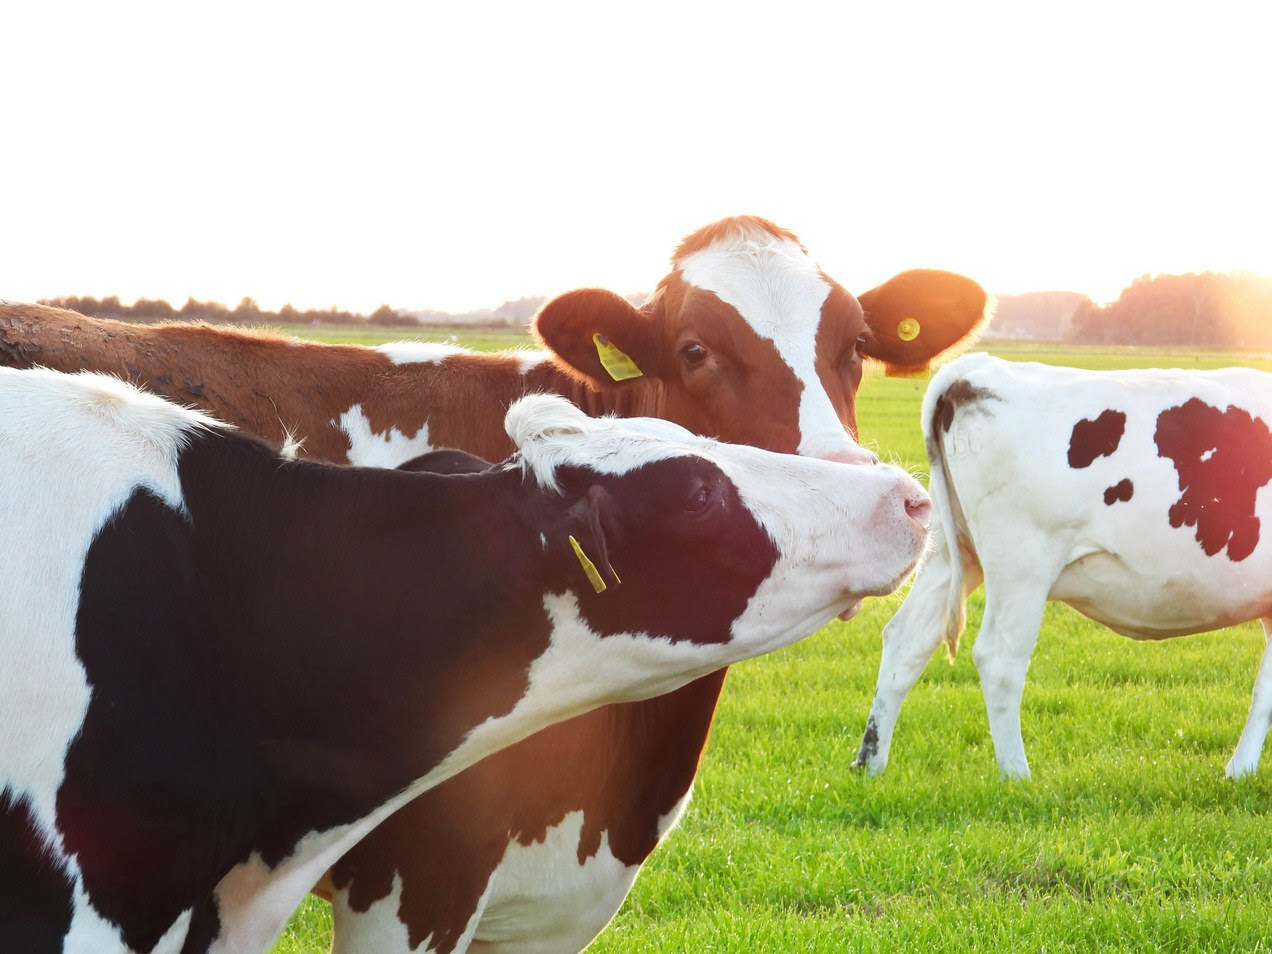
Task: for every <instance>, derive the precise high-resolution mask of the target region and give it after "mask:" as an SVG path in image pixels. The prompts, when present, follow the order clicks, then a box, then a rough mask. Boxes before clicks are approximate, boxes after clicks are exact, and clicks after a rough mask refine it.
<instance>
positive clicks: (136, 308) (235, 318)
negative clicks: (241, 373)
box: [40, 295, 417, 325]
mask: <svg viewBox="0 0 1272 954" xmlns="http://www.w3.org/2000/svg"><path fill="white" fill-rule="evenodd" d="M40 303H41V304H44V305H51V306H53V307H54V308H68V309H70V310H71V311H77V312H79V313H80V314H81V315H91V316H92V317H94V318H114V319H116V320H118V321H137V322H155V321H207V322H211V323H213V324H247V325H252V324H271V325H313V324H322V325H355V324H371V325H414V324H416V323H417V322H416V318H415V316H414V315H411V314H410V313H409V312H405V311H401V310H399V309H396V308H393V307H391V306H389V305H381V306H380V307H379V308H377V309H376V310H375V311H373V312H372V313H371V314H369V315H363V314H359V313H358V312H352V311H345V310H343V309H339V308H336V307H334V306H333V307H331V308H308V309H305V310H304V311H301V310H300V309H298V308H293V307H292V306H291V305H284V306H283V307H282V308H280V309H278V311H268V310H266V309H263V308H261V307H260V306H259V305H257V304H256V302H255V300H253V299H251V298H244V299H243V300H242V301H240V302H239V303H238V304H237V305H235V306H234V307H233V308H230V307H228V306H226V305H223V304H221V302H219V301H197V300H196V299H194V298H188V299H186V303H185V304H184V305H182V306H181V307H180V308H174V307H173V306H172V305H170V304H169V303H168V302H166V301H164V300H162V299H158V298H138V299H137V300H136V301H135V302H133V303H132V304H131V305H125V304H123V303H122V302H121V301H120V300H119V297H118V296H117V295H112V296H110V297H109V298H94V297H92V296H91V295H68V296H66V297H64V298H42V299H40Z"/></svg>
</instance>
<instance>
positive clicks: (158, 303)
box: [129, 298, 177, 321]
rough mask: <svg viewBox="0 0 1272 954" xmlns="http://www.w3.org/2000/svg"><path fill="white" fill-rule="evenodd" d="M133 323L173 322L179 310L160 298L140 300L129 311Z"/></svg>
mask: <svg viewBox="0 0 1272 954" xmlns="http://www.w3.org/2000/svg"><path fill="white" fill-rule="evenodd" d="M129 317H130V318H131V319H132V320H133V321H171V320H172V319H173V318H176V317H177V310H176V309H175V308H173V307H172V306H171V305H169V304H168V303H167V302H166V301H163V300H162V299H159V298H138V299H137V300H136V301H135V302H133V304H132V308H130V309H129Z"/></svg>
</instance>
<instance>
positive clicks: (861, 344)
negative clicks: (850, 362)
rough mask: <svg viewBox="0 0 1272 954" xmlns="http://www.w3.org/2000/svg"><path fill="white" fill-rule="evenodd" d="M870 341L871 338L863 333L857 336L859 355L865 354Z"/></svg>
mask: <svg viewBox="0 0 1272 954" xmlns="http://www.w3.org/2000/svg"><path fill="white" fill-rule="evenodd" d="M869 341H870V338H869V337H868V336H867V335H866V334H864V333H862V334H859V335H857V354H858V355H862V354H865V351H866V344H867V342H869Z"/></svg>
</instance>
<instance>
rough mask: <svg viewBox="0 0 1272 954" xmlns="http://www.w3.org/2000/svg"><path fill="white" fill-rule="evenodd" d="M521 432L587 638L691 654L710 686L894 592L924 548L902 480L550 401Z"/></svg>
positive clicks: (553, 546)
mask: <svg viewBox="0 0 1272 954" xmlns="http://www.w3.org/2000/svg"><path fill="white" fill-rule="evenodd" d="M509 424H510V426H509V434H510V436H511V437H512V438H513V440H514V442H515V443H516V444H517V445H518V446H519V447H520V448H521V459H522V461H523V466H525V467H526V468H527V469H529V470H530V471H532V472H533V473H534V474H535V475H536V477H537V480H538V482H539V484H540V485H541V486H543V487H545V488H546V489H547V493H546V495H545V499H546V500H547V505H546V506H547V509H546V511H545V512H546V513H547V514H548V516H545V517H543V518H541V519H542V521H543V526H542V527H540V528H539V532H540V533H541V534H542V537H543V546H544V548H545V550H546V551H547V552H548V555H549V558H550V561H551V563H552V564H553V565H554V566H556V567H560V568H562V570H563V572H562V574H561V575H560V576H559V577H558V580H559V586H560V587H561V588H562V589H563V590H564V591H565V592H566V594H567V596H568V599H569V600H570V601H571V602H572V604H573V603H576V604H577V613H578V616H579V619H580V621H581V624H580V625H584V626H586V628H587V629H588V630H589V631H591V632H593V633H597V634H600V635H602V636H611V635H617V634H629V636H630V634H641V638H642V639H644V640H645V641H646V642H648V640H649V638H652V639H653V640H654V641H655V642H657V643H658V644H659V645H662V644H664V643H665V644H667V645H668V646H677V647H681V648H680V649H679V650H677V651H678V652H682V653H690V654H696V655H694V656H693V658H695V659H697V658H700V659H701V661H702V665H701V671H702V672H706V671H710V670H711V669H714V668H718V667H719V666H722V665H727V664H729V663H732V662H736V661H738V660H739V659H744V658H747V657H749V656H753V655H756V654H758V653H761V652H768V651H770V650H772V649H776V648H778V647H779V646H782V645H785V644H786V643H789V642H791V641H793V640H795V639H798V638H800V637H802V636H805V635H807V634H808V633H811V632H812V631H814V630H815V629H816V628H818V627H819V626H821V625H822V624H823V623H824V622H826V620H828V619H830V618H831V617H832V616H834V615H836V614H840V613H843V612H845V611H846V610H848V609H850V608H852V607H853V606H855V605H856V603H857V602H859V601H860V600H861V599H862V597H864V596H867V595H878V594H882V593H886V592H890V591H891V590H892V589H894V588H895V587H896V586H897V585H899V583H900V582H901V580H902V579H904V577H905V576H906V575H907V574H908V573H909V572H910V570H911V569H912V568H913V566H914V563H915V561H917V559H918V557H919V555H920V553H921V551H922V549H923V547H924V546H925V543H926V537H927V534H926V529H925V519H926V510H927V497H926V494H925V493H924V491H923V490H922V488H921V487H920V486H919V485H918V484H917V483H915V482H914V481H913V480H912V479H911V478H910V477H909V476H908V475H907V474H905V473H904V472H903V471H900V470H898V469H897V468H893V467H871V468H862V467H845V466H843V465H842V464H839V463H833V462H828V461H822V460H809V459H803V458H799V457H794V456H790V455H785V454H774V453H771V452H768V451H762V450H758V449H756V448H752V447H746V446H738V445H730V444H721V443H718V442H715V441H710V440H706V439H703V438H699V437H695V436H694V435H691V434H689V433H688V432H686V431H685V430H683V429H682V428H680V427H678V426H677V425H675V424H672V423H670V422H667V421H661V420H651V419H644V418H602V419H592V418H588V417H586V416H585V415H584V414H583V413H582V412H581V411H579V410H578V409H577V408H575V407H574V406H573V405H570V404H569V403H568V402H565V401H564V399H562V398H559V397H554V396H553V397H550V396H546V395H537V396H534V397H531V398H526V399H523V400H522V401H520V402H518V403H517V404H516V405H514V406H513V408H512V409H511V410H510V412H509ZM571 538H573V539H572V540H571ZM643 652H646V653H650V649H649V648H648V647H646V649H645V650H643ZM659 652H661V650H659Z"/></svg>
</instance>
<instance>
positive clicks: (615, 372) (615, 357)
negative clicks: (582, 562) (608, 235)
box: [592, 332, 645, 593]
mask: <svg viewBox="0 0 1272 954" xmlns="http://www.w3.org/2000/svg"><path fill="white" fill-rule="evenodd" d="M592 343H593V344H595V345H596V356H597V357H598V358H600V359H601V367H603V368H604V369H605V370H606V371H608V372H609V376H610V377H611V378H613V379H614V380H615V381H627V380H628V379H630V378H639V377H642V376H643V375H644V373H645V372H643V371H642V370H641V369H640V368H638V367H636V362H635V361H633V360H632V359H631V358H629V357H628V356H627V355H625V354H623V352H621V351H619V350H618V348H616V347H614V345H612V344H610V340H609V339H608V338H606V337H605V336H604V335H603V334H601V333H600V332H597V333H596V334H594V335H592ZM597 592H598V593H599V592H600V590H597Z"/></svg>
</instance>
